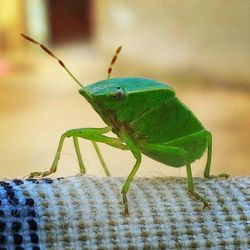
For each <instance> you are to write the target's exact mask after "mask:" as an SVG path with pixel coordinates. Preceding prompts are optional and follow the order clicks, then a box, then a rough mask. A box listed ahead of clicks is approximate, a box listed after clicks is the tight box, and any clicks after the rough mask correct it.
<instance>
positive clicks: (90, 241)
mask: <svg viewBox="0 0 250 250" xmlns="http://www.w3.org/2000/svg"><path fill="white" fill-rule="evenodd" d="M123 182H124V180H123V179H119V178H111V177H110V178H96V177H89V176H87V177H69V178H65V179H40V180H36V179H26V180H12V181H1V182H0V249H1V250H3V249H33V250H38V249H250V178H246V177H244V178H230V179H199V178H196V179H195V187H196V191H197V192H198V193H199V194H201V195H202V196H204V197H206V198H207V199H208V200H209V201H210V203H211V209H210V210H209V209H205V210H203V209H202V207H203V205H202V203H201V202H200V201H197V200H194V199H192V198H191V197H190V196H189V195H188V194H187V190H186V186H187V184H186V179H185V178H170V177H168V178H152V179H145V178H138V179H135V181H134V182H133V184H132V185H131V188H130V190H129V192H128V204H129V211H130V215H129V217H126V216H124V214H123V210H124V207H123V204H122V198H121V193H120V191H121V187H122V184H123Z"/></svg>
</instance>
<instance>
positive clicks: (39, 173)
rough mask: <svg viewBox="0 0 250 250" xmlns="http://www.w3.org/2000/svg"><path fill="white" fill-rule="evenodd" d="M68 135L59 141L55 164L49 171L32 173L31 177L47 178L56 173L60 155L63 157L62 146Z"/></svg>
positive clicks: (64, 134) (63, 135)
mask: <svg viewBox="0 0 250 250" xmlns="http://www.w3.org/2000/svg"><path fill="white" fill-rule="evenodd" d="M66 137H67V136H66V133H63V134H62V136H61V138H60V141H59V144H58V147H57V151H56V156H55V159H54V161H53V164H52V166H51V168H50V170H49V171H45V172H32V173H31V174H30V177H34V176H47V175H50V174H52V173H55V172H56V170H57V163H58V161H59V159H60V155H61V151H62V146H63V142H64V140H65V138H66Z"/></svg>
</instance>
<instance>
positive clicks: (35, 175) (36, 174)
mask: <svg viewBox="0 0 250 250" xmlns="http://www.w3.org/2000/svg"><path fill="white" fill-rule="evenodd" d="M42 173H43V172H32V173H30V175H29V178H33V177H40V176H41V175H42Z"/></svg>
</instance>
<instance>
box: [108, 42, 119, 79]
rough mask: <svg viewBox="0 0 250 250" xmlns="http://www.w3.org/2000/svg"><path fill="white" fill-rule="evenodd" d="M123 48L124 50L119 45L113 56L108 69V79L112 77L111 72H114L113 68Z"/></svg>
mask: <svg viewBox="0 0 250 250" xmlns="http://www.w3.org/2000/svg"><path fill="white" fill-rule="evenodd" d="M121 50H122V46H119V47H118V49H117V50H116V52H115V55H114V56H113V58H112V61H111V63H110V65H109V69H108V77H107V78H108V79H110V77H111V72H112V69H113V65H114V64H115V61H116V59H117V56H118V55H119V53H120V52H121Z"/></svg>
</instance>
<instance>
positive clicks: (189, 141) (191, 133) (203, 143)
mask: <svg viewBox="0 0 250 250" xmlns="http://www.w3.org/2000/svg"><path fill="white" fill-rule="evenodd" d="M22 36H23V37H24V38H26V39H27V40H29V41H30V42H32V43H35V44H37V45H40V47H41V48H42V49H43V50H45V51H46V52H47V53H48V54H49V55H51V56H52V57H54V58H55V59H56V60H58V62H59V63H60V65H61V66H62V67H63V68H64V69H65V70H66V71H67V72H68V73H69V75H70V76H71V77H72V78H73V79H74V80H75V82H76V83H77V84H78V85H80V87H81V89H80V91H79V92H80V94H81V95H82V96H83V97H84V98H85V99H86V100H87V101H88V102H89V103H90V104H91V105H92V107H93V108H94V109H95V111H96V112H97V113H98V114H99V115H100V117H101V118H102V120H103V121H104V122H105V123H106V124H107V127H105V128H80V129H71V130H68V131H66V132H65V133H63V134H62V136H61V139H60V142H59V145H58V149H57V152H56V155H55V159H54V162H53V164H52V167H51V168H50V170H49V171H46V172H34V173H32V174H31V175H32V176H46V175H49V174H51V173H54V172H56V170H57V165H58V161H59V158H60V153H61V150H62V146H63V142H64V139H65V138H69V137H72V138H73V142H74V147H75V151H76V155H77V158H78V162H79V166H80V171H81V173H85V166H84V163H83V161H82V157H81V153H80V149H79V144H78V138H84V139H87V140H90V141H92V142H93V145H94V147H95V149H96V152H97V155H98V157H99V159H100V161H101V163H102V165H103V167H104V169H105V172H106V174H107V175H110V173H109V171H108V169H107V167H106V164H105V162H104V160H103V157H102V155H101V153H100V150H99V148H98V146H97V142H101V143H105V144H108V145H110V146H113V147H116V148H119V149H122V150H130V151H131V153H132V154H133V155H134V157H135V164H134V166H133V169H132V171H131V172H130V174H129V176H128V178H127V180H126V182H125V183H124V185H123V187H122V191H121V192H122V196H123V203H124V206H125V214H127V215H128V213H129V210H128V201H127V196H126V195H127V192H128V190H129V187H130V184H131V182H132V181H133V179H134V177H135V174H136V172H137V170H138V168H139V166H140V164H141V158H142V154H144V155H147V156H149V157H151V158H152V159H154V160H157V161H159V162H162V163H164V164H166V165H169V166H172V167H175V168H179V167H182V166H186V169H187V177H188V179H187V186H188V192H189V193H190V194H191V195H192V196H193V197H195V198H196V199H198V200H200V201H202V202H203V204H204V208H205V207H209V203H208V201H207V200H206V199H205V198H203V197H202V196H201V195H199V194H198V193H196V192H195V190H194V183H193V178H192V172H191V165H190V164H191V163H192V162H194V161H195V160H196V159H199V158H200V157H201V156H202V155H203V153H204V152H205V151H206V149H207V163H206V167H205V171H204V176H205V177H209V174H210V165H211V156H212V135H211V133H210V132H209V131H208V130H206V129H205V128H204V127H203V125H202V124H201V122H200V121H199V120H198V119H197V118H196V117H195V115H194V114H193V113H192V111H191V110H190V109H189V108H188V107H186V106H185V105H184V104H183V103H182V102H181V101H180V100H179V99H178V98H177V97H176V95H175V91H174V90H173V88H172V87H171V86H169V85H167V84H163V83H160V82H158V81H155V80H151V79H145V78H140V77H126V78H111V72H112V66H113V64H114V63H115V61H116V59H117V56H118V54H119V52H120V50H121V47H119V48H118V49H117V51H116V53H115V55H114V57H113V59H112V61H111V64H110V67H109V69H108V77H107V79H105V80H102V81H98V82H96V83H93V84H90V85H88V86H82V84H81V83H80V82H79V81H78V80H77V79H76V78H75V77H74V76H73V75H72V73H71V72H70V71H69V70H68V68H67V67H66V66H65V64H64V63H63V62H62V61H61V60H60V59H59V58H57V57H56V56H55V55H54V54H53V53H52V52H51V51H50V50H49V49H48V48H46V47H45V46H44V45H42V44H40V43H38V42H37V41H35V40H34V39H32V38H30V37H28V36H25V35H23V34H22ZM110 131H112V132H113V133H114V134H115V135H116V136H117V137H115V138H113V137H109V136H106V135H105V134H106V133H108V132H110Z"/></svg>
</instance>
